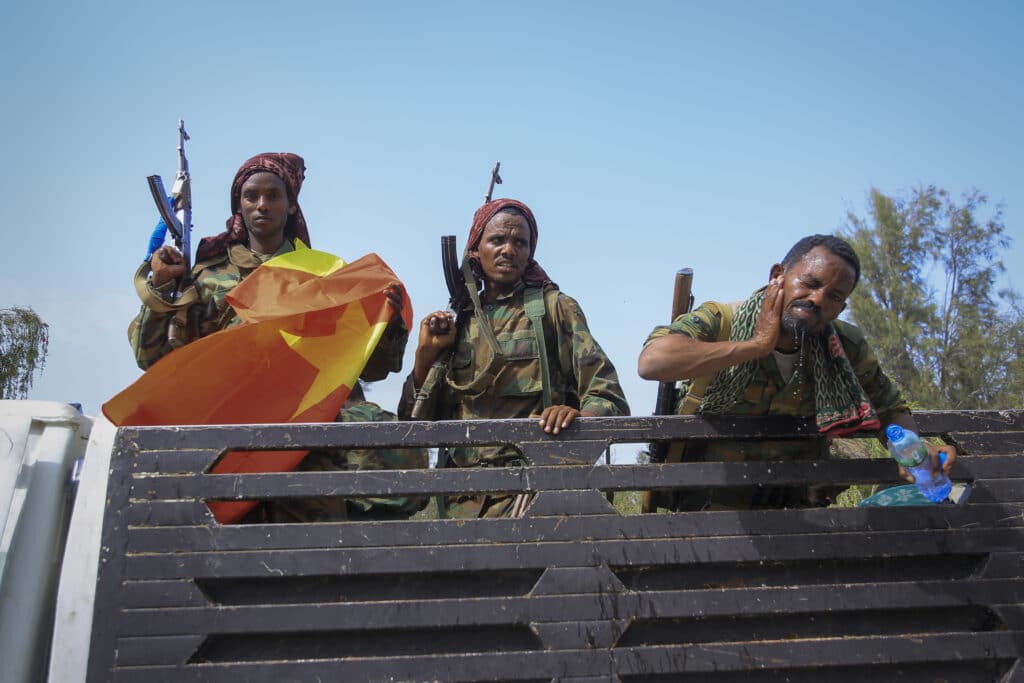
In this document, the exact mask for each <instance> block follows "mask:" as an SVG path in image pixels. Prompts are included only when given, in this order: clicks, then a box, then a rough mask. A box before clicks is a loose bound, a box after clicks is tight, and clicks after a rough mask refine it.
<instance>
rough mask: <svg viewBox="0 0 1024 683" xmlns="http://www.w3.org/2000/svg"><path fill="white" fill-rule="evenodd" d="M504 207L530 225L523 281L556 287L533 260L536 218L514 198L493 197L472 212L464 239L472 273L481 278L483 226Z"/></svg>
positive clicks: (531, 284) (528, 208)
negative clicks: (492, 199) (528, 259)
mask: <svg viewBox="0 0 1024 683" xmlns="http://www.w3.org/2000/svg"><path fill="white" fill-rule="evenodd" d="M504 209H508V210H511V211H515V212H517V213H519V214H522V216H523V218H525V219H526V223H527V224H528V225H529V226H530V262H529V263H528V264H527V266H526V272H524V273H523V282H525V283H526V284H527V285H529V286H531V287H544V286H551V287H554V288H555V289H558V285H556V284H555V283H554V282H552V281H551V278H550V277H548V274H547V273H545V272H544V269H543V268H541V267H540V264H539V263H537V262H536V261H534V260H533V255H534V254H535V253H536V252H537V219H536V218H534V217H533V212H532V211H530V207H528V206H527V205H526V204H523V203H522V202H519V201H516V200H515V199H495V200H494V201H490V202H487V203H486V204H484V205H483V206H481V207H480V208H479V209H477V210H476V213H475V214H473V227H472V228H470V230H469V237H468V238H467V240H466V243H467V244H468V245H469V252H468V253H469V262H470V264H471V265H472V267H473V274H474V275H476V276H477V278H483V270H482V269H481V267H480V252H479V248H480V238H481V237H483V234H484V227H485V226H486V225H487V223H488V221H490V220H491V219H492V218H494V217H495V216H496V215H497V214H498V212H499V211H502V210H504Z"/></svg>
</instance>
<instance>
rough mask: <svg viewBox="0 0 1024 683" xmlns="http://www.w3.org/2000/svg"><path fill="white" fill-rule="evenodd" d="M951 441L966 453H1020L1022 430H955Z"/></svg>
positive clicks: (1022, 442) (1022, 449)
mask: <svg viewBox="0 0 1024 683" xmlns="http://www.w3.org/2000/svg"><path fill="white" fill-rule="evenodd" d="M950 438H951V439H952V440H953V443H955V444H956V445H957V447H958V448H959V449H960V450H962V451H964V452H966V453H975V454H982V455H1020V454H1022V453H1024V432H980V433H978V432H975V433H962V432H955V433H953V434H951V435H950Z"/></svg>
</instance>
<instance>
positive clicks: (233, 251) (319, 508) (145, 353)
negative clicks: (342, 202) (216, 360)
mask: <svg viewBox="0 0 1024 683" xmlns="http://www.w3.org/2000/svg"><path fill="white" fill-rule="evenodd" d="M294 250H295V246H294V244H293V243H292V242H291V241H290V240H287V239H286V240H285V241H284V242H283V243H282V245H281V247H280V248H279V249H278V250H277V251H276V252H275V253H274V254H273V255H271V256H265V257H258V256H256V254H254V253H253V252H252V251H251V250H250V249H249V247H248V246H246V245H244V244H239V243H236V244H232V245H231V246H230V247H229V248H228V250H227V252H225V253H223V254H221V255H220V256H217V257H214V258H211V259H208V260H206V261H200V262H199V263H197V264H196V265H195V267H194V268H193V269H192V278H193V282H194V283H195V288H196V293H197V294H198V296H199V301H198V302H197V303H195V304H193V305H192V306H191V307H190V308H189V311H188V323H189V325H188V326H189V332H190V338H191V339H199V338H202V337H205V336H206V335H209V334H213V333H214V332H219V331H220V330H223V329H226V328H228V327H232V326H234V325H238V324H240V322H241V321H240V320H239V318H238V315H236V314H235V311H234V309H233V308H231V306H230V304H228V301H227V298H226V297H227V294H228V293H229V292H230V291H231V290H232V289H234V287H235V285H237V284H238V283H239V282H241V281H242V280H243V279H245V278H246V277H248V275H249V274H250V273H251V272H253V271H254V270H255V269H256V268H258V267H259V266H260V265H262V264H263V263H264V262H265V261H267V260H269V259H270V258H272V257H273V256H279V255H281V254H286V253H288V252H291V251H294ZM147 286H148V287H149V290H150V293H151V294H154V295H155V296H159V297H160V298H162V299H164V300H165V301H166V300H168V298H169V296H170V293H171V290H173V288H174V283H173V281H172V282H169V283H167V284H165V285H163V286H161V287H153V285H152V284H149V285H147ZM172 317H173V313H169V312H168V313H160V312H157V311H154V310H153V309H151V308H149V307H148V306H146V305H145V304H143V305H142V310H141V311H139V314H138V315H137V316H136V317H135V319H134V320H133V321H132V323H131V325H130V326H129V328H128V338H129V341H130V342H131V345H132V351H133V352H134V353H135V360H136V362H137V363H138V364H139V367H140V368H142V369H144V370H145V369H147V368H149V367H150V366H151V365H153V363H155V362H157V361H158V360H160V359H161V358H163V357H164V356H165V355H167V354H168V353H170V352H171V351H172V350H173V349H172V348H171V346H170V344H168V343H167V328H168V326H169V325H170V322H171V318H172ZM407 341H408V331H407V330H406V329H405V325H404V323H403V324H401V325H389V326H388V328H387V330H386V331H385V333H384V336H383V337H382V338H381V340H380V343H379V344H378V345H377V349H376V350H375V351H374V354H373V356H372V358H371V360H370V362H369V363H368V364H367V370H364V372H363V377H364V379H367V380H377V379H383V375H385V374H386V372H387V371H388V370H390V371H397V370H399V369H401V367H402V354H403V353H404V351H405V345H406V342H407ZM371 365H372V366H373V367H374V370H373V372H374V373H375V376H370V375H369V372H370V370H369V369H370V367H371ZM396 419H397V418H396V417H395V416H394V414H393V413H389V412H387V411H385V410H383V409H382V408H381V407H380V406H378V405H377V404H375V403H370V402H368V401H365V400H363V393H362V390H361V389H360V388H359V387H358V386H357V387H355V388H354V389H353V390H352V392H351V394H350V395H349V400H348V401H347V402H346V403H345V405H344V406H343V407H342V409H341V412H339V413H338V417H337V418H336V421H338V422H374V421H380V422H390V421H394V420H396ZM353 465H354V466H355V468H356V469H413V468H423V467H426V466H427V456H426V451H425V450H423V449H413V448H409V449H368V450H362V449H360V450H351V451H347V452H346V451H339V452H323V451H315V452H313V453H310V454H309V455H308V456H306V457H305V458H304V459H303V460H302V462H301V463H300V464H299V466H298V467H297V468H296V470H297V471H304V470H305V471H325V470H337V469H349V468H350V467H351V466H353ZM425 503H426V499H425V498H406V497H398V498H373V499H359V500H352V501H347V505H346V501H345V500H343V499H330V498H324V499H322V500H320V499H310V500H307V501H301V502H297V503H295V504H292V505H274V506H273V507H275V508H278V507H279V508H280V510H279V511H277V512H273V513H271V512H268V511H267V510H264V508H265V507H267V508H269V507H270V506H269V505H268V506H258V507H257V508H256V510H255V511H254V513H253V514H250V515H249V516H248V517H247V519H248V520H250V521H251V520H253V519H256V518H257V517H258V516H259V515H262V518H261V519H264V520H270V519H277V520H279V521H322V520H331V519H346V518H348V517H349V516H352V515H350V514H349V512H350V511H351V512H353V514H355V515H359V514H362V515H364V516H373V517H378V516H380V517H392V516H396V515H399V516H408V515H409V514H411V513H412V512H415V511H416V510H418V509H420V508H422V507H423V505H424V504H425ZM261 510H262V512H261ZM254 515H255V516H254ZM302 515H306V517H303V516H302Z"/></svg>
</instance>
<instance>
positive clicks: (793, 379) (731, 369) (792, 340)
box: [639, 235, 956, 509]
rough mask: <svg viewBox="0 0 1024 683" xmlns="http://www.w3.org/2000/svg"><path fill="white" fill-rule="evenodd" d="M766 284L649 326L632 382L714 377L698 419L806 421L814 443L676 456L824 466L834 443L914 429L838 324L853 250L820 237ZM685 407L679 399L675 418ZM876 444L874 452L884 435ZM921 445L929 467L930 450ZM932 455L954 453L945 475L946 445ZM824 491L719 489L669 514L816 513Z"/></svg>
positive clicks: (800, 247)
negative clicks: (728, 312) (893, 426)
mask: <svg viewBox="0 0 1024 683" xmlns="http://www.w3.org/2000/svg"><path fill="white" fill-rule="evenodd" d="M769 277H770V281H769V283H768V285H767V286H766V287H762V288H761V289H759V290H758V291H757V292H755V293H754V295H753V296H751V297H750V298H749V299H747V300H746V301H743V302H737V304H718V303H717V302H710V303H706V304H704V305H702V306H700V307H698V308H697V309H696V310H695V311H693V312H691V313H686V314H684V315H681V316H679V317H678V318H676V319H675V320H674V321H673V322H672V324H671V325H667V326H659V327H657V328H655V329H654V331H653V332H652V333H651V334H650V336H649V337H648V338H647V341H646V343H645V344H644V348H643V351H642V352H641V354H640V361H639V372H640V376H641V377H643V378H644V379H651V380H658V381H663V382H669V381H677V380H693V379H694V378H697V377H701V376H713V379H711V381H710V383H709V384H708V385H707V389H706V391H705V392H704V395H703V398H702V399H701V400H700V403H699V407H698V408H697V412H699V413H702V414H730V415H790V416H797V417H815V418H816V421H817V424H818V428H819V433H820V436H819V437H818V438H817V439H799V440H797V439H794V440H788V441H787V440H782V441H749V442H744V441H709V442H705V443H693V444H688V445H687V448H686V459H687V460H718V461H744V460H804V459H817V458H825V457H828V453H829V443H830V437H833V436H840V435H842V434H846V433H850V432H852V431H856V430H859V429H872V428H884V427H885V426H887V425H888V424H890V423H897V424H900V425H902V426H904V427H906V428H908V429H911V430H913V431H915V432H916V431H917V426H916V424H915V423H914V418H913V416H912V415H911V414H910V410H909V409H908V407H907V405H906V403H905V402H904V400H903V398H902V397H901V396H900V392H899V390H898V388H897V387H896V386H895V385H894V384H893V383H892V382H891V381H890V380H889V378H888V377H886V375H885V373H884V372H882V370H881V368H880V367H879V365H878V361H877V360H876V358H875V356H874V354H873V353H872V352H871V349H870V348H869V346H868V344H867V342H866V340H865V339H864V335H863V334H862V333H861V331H860V330H859V329H858V328H857V327H855V326H854V325H851V324H850V323H847V322H844V321H841V320H838V319H837V318H838V316H839V314H840V313H841V312H842V311H843V310H844V309H845V308H846V300H847V298H848V297H849V296H850V293H851V292H852V291H853V288H854V287H855V286H856V284H857V280H858V279H859V278H860V260H859V259H858V258H857V254H856V253H855V252H854V251H853V248H852V247H850V245H849V244H848V243H847V242H845V241H843V240H841V239H839V238H837V237H833V236H831V235H812V236H809V237H805V238H804V239H802V240H800V241H799V242H797V243H796V244H795V245H794V246H793V248H792V249H790V251H789V253H787V254H786V257H785V258H784V259H783V261H782V263H781V264H779V263H777V264H775V265H773V266H772V267H771V270H770V275H769ZM722 306H730V307H731V308H732V309H734V311H735V312H734V313H733V315H732V325H731V327H730V333H729V337H728V339H727V340H720V331H721V326H722V314H721V310H722ZM694 384H696V382H690V383H689V384H684V387H687V388H689V387H692V386H693V385H694ZM685 398H686V397H685V393H684V395H683V396H681V397H680V401H679V403H678V407H679V409H680V412H682V408H683V405H684V404H685ZM879 438H880V439H881V440H882V441H883V443H884V440H885V437H884V432H881V431H880V432H879ZM929 448H930V449H931V450H932V454H933V460H934V462H935V463H936V467H937V466H938V465H937V463H938V457H937V456H938V447H935V446H929ZM943 450H945V451H947V453H949V452H950V451H953V452H952V453H950V455H949V458H948V460H947V461H946V464H945V466H944V468H943V469H944V471H945V472H946V473H947V474H948V472H949V471H950V469H951V468H952V465H953V461H954V460H955V459H956V453H955V449H953V448H952V447H951V446H943ZM901 474H902V475H903V476H904V477H905V478H906V477H910V478H911V479H910V480H912V475H910V474H909V473H906V472H901ZM834 492H835V491H834V489H832V487H809V488H808V487H747V488H745V489H738V488H734V489H728V490H724V489H723V490H715V491H706V492H698V493H695V494H686V495H680V496H679V497H678V498H677V508H678V509H702V508H706V507H730V508H734V507H758V508H761V507H791V506H803V505H820V504H827V503H828V502H829V494H831V493H834Z"/></svg>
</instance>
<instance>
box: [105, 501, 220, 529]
mask: <svg viewBox="0 0 1024 683" xmlns="http://www.w3.org/2000/svg"><path fill="white" fill-rule="evenodd" d="M123 514H124V518H125V522H126V523H127V524H128V525H129V526H149V525H174V526H180V525H183V524H184V525H192V524H202V523H210V524H212V523H214V522H213V513H211V512H210V508H208V507H207V506H206V504H205V503H203V502H202V501H199V500H188V499H186V500H169V501H168V500H157V501H145V502H141V503H140V502H134V501H133V502H132V503H131V504H130V505H129V506H128V508H127V509H126V510H124V513H123Z"/></svg>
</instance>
